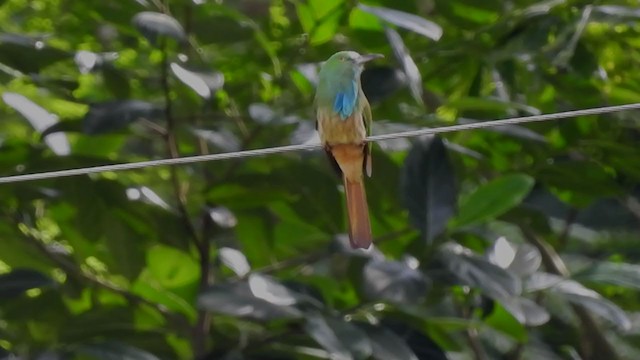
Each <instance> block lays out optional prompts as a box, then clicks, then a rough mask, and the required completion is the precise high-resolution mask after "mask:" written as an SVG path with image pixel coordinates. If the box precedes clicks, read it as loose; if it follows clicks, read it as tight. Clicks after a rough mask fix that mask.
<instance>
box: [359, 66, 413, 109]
mask: <svg viewBox="0 0 640 360" xmlns="http://www.w3.org/2000/svg"><path fill="white" fill-rule="evenodd" d="M360 81H361V82H362V91H363V92H364V94H365V96H366V97H367V99H368V100H369V101H370V102H371V103H372V104H373V103H376V102H379V101H382V100H384V99H386V98H387V97H389V96H391V95H393V94H394V93H395V92H396V91H398V90H400V89H402V88H403V87H404V86H405V85H406V84H407V78H406V75H405V74H404V73H403V72H402V71H401V70H398V69H395V68H392V67H389V66H369V67H367V68H366V69H364V71H363V72H362V74H361V75H360Z"/></svg>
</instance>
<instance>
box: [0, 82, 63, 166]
mask: <svg viewBox="0 0 640 360" xmlns="http://www.w3.org/2000/svg"><path fill="white" fill-rule="evenodd" d="M2 100H3V101H4V102H5V103H6V104H7V105H9V106H11V107H12V108H13V109H14V110H16V111H17V112H19V113H20V114H21V115H22V116H24V118H25V119H27V121H29V123H30V124H31V126H33V128H34V129H35V130H36V131H38V132H43V131H45V130H47V129H48V128H50V127H51V126H54V125H56V124H57V123H58V117H57V116H56V115H54V114H52V113H50V112H48V111H47V110H45V109H44V108H42V107H41V106H40V105H38V104H36V103H34V102H33V101H31V100H29V99H27V98H26V97H24V96H22V95H20V94H16V93H11V92H5V93H3V94H2ZM43 137H44V135H43ZM44 141H45V143H47V145H48V146H49V148H50V149H51V151H53V152H54V153H55V154H56V155H68V154H69V153H70V152H71V147H70V145H69V141H68V140H67V136H66V135H65V134H52V135H49V136H46V137H45V138H44Z"/></svg>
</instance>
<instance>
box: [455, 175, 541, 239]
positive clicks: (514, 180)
mask: <svg viewBox="0 0 640 360" xmlns="http://www.w3.org/2000/svg"><path fill="white" fill-rule="evenodd" d="M534 182H535V181H534V179H533V178H532V177H530V176H528V175H524V174H512V175H505V176H502V177H499V178H496V179H493V180H492V181H490V182H489V183H487V184H485V185H482V186H481V187H479V188H478V189H477V190H476V191H475V192H473V193H472V194H471V195H470V196H469V197H467V198H466V199H464V200H463V201H462V202H461V204H460V208H459V209H460V210H459V212H458V216H457V217H455V218H454V219H453V221H452V222H451V223H450V227H452V228H460V227H463V226H469V225H475V224H478V223H481V222H484V221H488V220H492V219H495V218H496V217H498V216H500V215H502V214H504V213H506V212H507V211H509V210H510V209H512V208H513V207H515V206H517V205H518V204H520V203H521V202H522V200H523V199H524V198H525V196H527V194H528V193H529V191H531V189H532V188H533V185H534Z"/></svg>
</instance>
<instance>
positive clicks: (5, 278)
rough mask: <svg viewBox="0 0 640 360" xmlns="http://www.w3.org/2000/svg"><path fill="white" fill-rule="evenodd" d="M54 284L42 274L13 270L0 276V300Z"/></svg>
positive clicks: (25, 270) (26, 270) (32, 271)
mask: <svg viewBox="0 0 640 360" xmlns="http://www.w3.org/2000/svg"><path fill="white" fill-rule="evenodd" d="M54 285H55V282H54V281H53V280H51V279H50V278H49V277H47V276H45V275H44V274H42V273H40V272H38V271H34V270H28V269H14V270H13V271H11V272H9V273H6V274H0V298H8V297H14V296H18V295H21V294H23V293H24V292H26V291H27V290H31V289H38V288H43V287H49V286H54Z"/></svg>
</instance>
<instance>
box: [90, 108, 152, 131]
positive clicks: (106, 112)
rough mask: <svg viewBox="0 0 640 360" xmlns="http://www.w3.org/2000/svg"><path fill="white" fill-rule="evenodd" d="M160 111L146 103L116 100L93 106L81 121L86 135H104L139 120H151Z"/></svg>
mask: <svg viewBox="0 0 640 360" xmlns="http://www.w3.org/2000/svg"><path fill="white" fill-rule="evenodd" d="M159 113H160V109H159V108H158V107H157V106H155V105H153V104H151V103H148V102H146V101H141V100H116V101H109V102H104V103H98V104H93V105H91V107H90V108H89V111H88V112H87V114H86V115H85V116H84V118H83V119H82V127H83V131H84V132H85V133H86V134H92V135H94V134H104V133H109V132H113V131H116V130H120V129H122V128H124V127H126V126H127V125H129V124H131V123H132V122H134V121H136V120H138V119H141V118H146V119H149V120H151V119H153V118H155V117H156V116H157V115H158V114H159Z"/></svg>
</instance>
